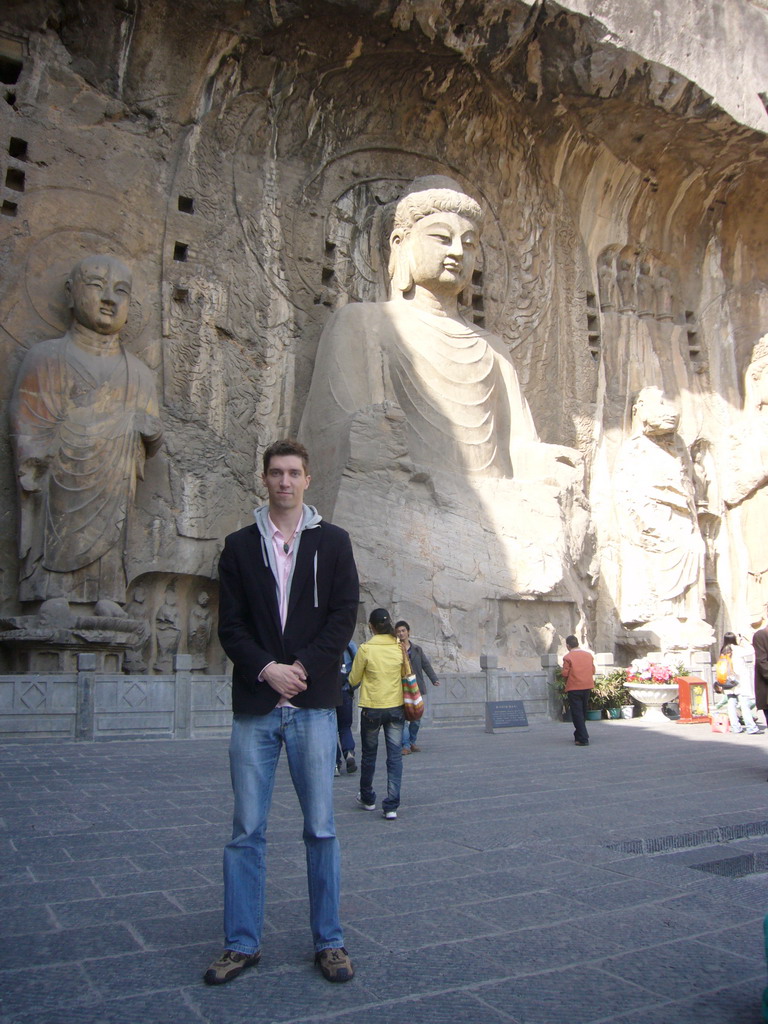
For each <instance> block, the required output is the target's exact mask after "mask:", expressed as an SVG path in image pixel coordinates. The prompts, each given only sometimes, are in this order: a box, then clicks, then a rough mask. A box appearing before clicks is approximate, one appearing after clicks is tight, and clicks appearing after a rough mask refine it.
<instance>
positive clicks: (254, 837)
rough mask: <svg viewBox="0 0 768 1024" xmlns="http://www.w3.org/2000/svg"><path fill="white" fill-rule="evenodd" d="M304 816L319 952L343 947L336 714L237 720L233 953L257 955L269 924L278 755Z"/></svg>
mask: <svg viewBox="0 0 768 1024" xmlns="http://www.w3.org/2000/svg"><path fill="white" fill-rule="evenodd" d="M283 745H285V750H286V753H287V755H288V768H289V770H290V773H291V779H292V780H293V788H294V789H295V790H296V795H297V796H298V798H299V803H300V805H301V809H302V812H303V814H304V833H303V835H304V846H305V847H306V855H307V885H308V889H309V920H310V925H311V928H312V939H313V941H314V944H315V951H316V952H318V951H319V950H321V949H332V948H335V947H338V946H343V945H344V936H343V934H342V930H341V924H340V921H339V891H340V859H341V858H340V851H339V842H338V840H337V838H336V827H335V824H334V820H333V771H334V766H335V759H336V709H335V708H320V709H315V708H275V710H274V711H271V712H270V713H269V714H268V715H235V716H234V719H233V722H232V737H231V740H230V744H229V767H230V773H231V776H232V789H233V791H234V794H235V812H234V818H233V821H232V840H231V842H229V843H227V845H226V847H225V849H224V937H225V945H226V948H227V949H233V950H236V951H237V952H239V953H248V954H251V953H255V952H256V950H257V949H259V948H260V947H261V931H262V926H263V923H264V883H265V879H266V848H267V838H266V833H267V818H268V815H269V808H270V804H271V803H272V790H273V788H274V783H275V770H276V768H277V762H278V758H279V757H280V750H281V748H282V747H283Z"/></svg>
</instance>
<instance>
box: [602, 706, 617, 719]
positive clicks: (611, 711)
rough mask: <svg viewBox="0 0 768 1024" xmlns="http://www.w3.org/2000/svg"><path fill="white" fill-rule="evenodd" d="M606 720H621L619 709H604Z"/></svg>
mask: <svg viewBox="0 0 768 1024" xmlns="http://www.w3.org/2000/svg"><path fill="white" fill-rule="evenodd" d="M605 710H606V714H607V716H608V718H621V708H606V709H605Z"/></svg>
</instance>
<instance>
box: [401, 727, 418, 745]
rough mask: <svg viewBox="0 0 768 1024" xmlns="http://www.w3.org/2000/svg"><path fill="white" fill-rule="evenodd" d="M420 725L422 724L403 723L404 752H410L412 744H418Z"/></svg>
mask: <svg viewBox="0 0 768 1024" xmlns="http://www.w3.org/2000/svg"><path fill="white" fill-rule="evenodd" d="M420 725H421V722H403V750H410V749H411V744H412V743H415V742H416V737H417V736H418V735H419V726H420Z"/></svg>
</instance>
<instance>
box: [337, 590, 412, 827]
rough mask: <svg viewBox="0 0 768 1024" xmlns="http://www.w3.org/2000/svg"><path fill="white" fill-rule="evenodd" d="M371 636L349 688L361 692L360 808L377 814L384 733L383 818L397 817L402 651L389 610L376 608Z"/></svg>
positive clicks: (363, 646) (400, 770)
mask: <svg viewBox="0 0 768 1024" xmlns="http://www.w3.org/2000/svg"><path fill="white" fill-rule="evenodd" d="M368 625H369V626H370V628H371V632H372V633H373V636H372V637H371V639H370V640H368V641H366V642H365V643H364V644H361V645H360V647H359V648H358V650H357V654H356V655H355V660H354V661H353V662H352V669H351V671H350V673H349V684H350V686H351V687H352V688H353V689H356V688H357V687H358V686H359V687H360V699H359V704H360V746H361V748H362V757H361V760H360V792H359V793H358V794H357V802H358V804H359V805H360V806H361V807H364V808H365V810H366V811H375V810H376V793H375V792H374V789H373V773H374V771H375V770H376V753H377V749H378V746H379V730H380V729H381V728H382V727H383V728H384V740H385V742H386V745H387V795H386V797H385V798H384V799H383V800H382V802H381V807H382V815H383V816H384V817H385V818H387V819H388V820H392V819H393V818H396V817H397V808H398V807H399V806H400V781H401V779H402V776H403V756H402V750H401V741H402V736H403V722H404V721H405V716H404V713H403V683H402V677H403V648H402V645H401V644H400V642H399V641H398V639H397V637H396V636H395V630H394V627H393V626H392V619H391V618H390V617H389V612H388V611H387V610H386V608H374V609H373V611H372V612H371V614H370V616H369V618H368Z"/></svg>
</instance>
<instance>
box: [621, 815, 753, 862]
mask: <svg viewBox="0 0 768 1024" xmlns="http://www.w3.org/2000/svg"><path fill="white" fill-rule="evenodd" d="M761 836H768V821H748V822H741V823H740V824H738V825H720V826H719V827H717V828H702V829H696V830H695V831H692V832H680V833H678V834H676V835H671V836H656V837H654V838H652V839H629V840H626V841H625V842H621V843H609V844H607V848H608V849H609V850H616V851H617V852H619V853H633V854H635V855H638V854H646V855H653V854H657V853H670V852H672V851H674V850H694V849H696V848H697V847H703V846H717V845H718V844H719V843H732V842H734V841H736V840H739V839H754V838H759V837H761ZM756 856H761V855H756ZM731 859H738V858H731ZM716 863H719V862H716ZM692 866H693V865H692ZM707 870H708V869H707ZM755 870H764V868H759V869H752V871H749V872H746V873H747V874H753V873H754V871H755ZM723 873H727V872H723Z"/></svg>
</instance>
